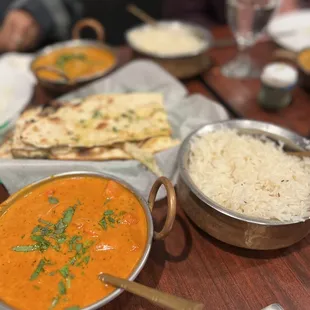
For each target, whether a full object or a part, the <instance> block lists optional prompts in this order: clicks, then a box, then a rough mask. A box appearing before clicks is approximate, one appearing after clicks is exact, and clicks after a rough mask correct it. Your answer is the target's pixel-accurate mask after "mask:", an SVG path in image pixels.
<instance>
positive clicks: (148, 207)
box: [0, 171, 176, 310]
mask: <svg viewBox="0 0 310 310" xmlns="http://www.w3.org/2000/svg"><path fill="white" fill-rule="evenodd" d="M78 176H84V177H85V176H88V177H97V178H104V179H110V180H114V181H116V182H118V183H120V184H121V185H123V186H124V187H125V188H127V189H128V190H129V191H130V192H131V193H133V194H134V195H135V196H136V198H137V199H138V200H139V202H140V203H141V206H142V207H143V210H144V212H145V217H146V221H147V236H148V237H147V243H146V245H145V248H144V253H143V255H142V257H141V258H140V260H139V262H138V263H137V265H136V266H135V268H134V269H133V271H132V273H131V274H130V275H129V277H128V280H130V281H133V280H134V279H135V278H136V277H137V276H138V274H139V273H140V271H141V270H142V268H143V267H144V265H145V263H146V261H147V258H148V256H149V253H150V250H151V246H152V241H153V239H154V240H161V239H164V238H165V237H166V236H167V235H168V234H169V233H170V231H171V229H172V226H173V223H174V219H175V215H176V195H175V191H174V187H173V185H172V183H171V182H170V181H169V180H168V179H167V178H165V177H160V178H158V179H157V180H156V181H155V183H154V185H153V187H152V189H151V191H150V194H149V198H148V201H147V202H146V201H145V199H144V198H143V197H142V196H141V195H140V194H139V193H138V192H137V191H136V190H135V189H134V188H133V187H132V186H131V185H130V184H128V183H127V182H125V181H123V180H121V179H119V178H117V177H114V176H112V175H109V174H105V173H104V174H103V173H95V172H87V171H75V172H66V173H61V174H57V175H54V176H51V177H49V178H45V179H43V180H40V181H37V182H35V183H32V184H30V185H28V186H26V187H24V188H22V189H21V190H19V191H18V192H16V193H15V194H13V195H11V196H10V197H9V198H8V199H7V200H6V201H5V202H4V203H2V204H0V217H1V216H3V215H4V214H5V212H6V211H7V209H8V208H10V206H11V205H12V204H13V203H14V202H15V201H16V200H18V199H20V198H22V197H24V196H25V195H26V194H27V193H29V192H31V191H32V190H33V189H34V188H37V187H40V186H41V185H43V184H46V183H48V182H51V181H53V180H55V179H62V178H71V177H78ZM161 185H164V186H165V188H166V191H167V201H168V208H167V216H166V221H165V224H164V227H163V228H162V230H161V231H160V232H156V231H154V227H153V220H152V215H151V213H152V210H153V207H154V203H155V199H156V195H157V192H158V190H159V188H160V186H161ZM94 280H95V279H94ZM99 285H100V283H99ZM122 292H123V290H122V289H116V290H115V291H113V292H112V293H111V294H109V295H108V296H106V297H104V298H102V299H101V300H98V301H97V302H95V303H94V304H92V305H89V306H87V307H85V308H83V309H82V310H95V309H98V308H101V307H102V306H104V305H106V304H108V303H109V302H110V301H112V300H113V299H115V298H116V297H117V296H118V295H120V294H121V293H122ZM0 309H4V310H6V309H7V310H10V309H11V308H10V307H9V306H7V305H5V304H3V303H2V302H1V301H0Z"/></svg>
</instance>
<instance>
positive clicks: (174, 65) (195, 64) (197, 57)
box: [125, 20, 213, 78]
mask: <svg viewBox="0 0 310 310" xmlns="http://www.w3.org/2000/svg"><path fill="white" fill-rule="evenodd" d="M157 25H159V26H163V27H184V28H187V29H189V30H190V31H192V33H193V34H194V35H195V36H197V37H199V38H201V39H202V40H203V41H204V43H205V44H204V45H203V47H202V48H201V49H199V50H196V51H193V52H189V53H184V54H178V55H175V56H171V55H162V54H158V53H156V52H153V53H148V52H145V51H144V50H142V49H140V48H139V47H138V46H137V45H136V44H135V42H133V41H132V40H130V34H131V33H132V32H134V31H137V30H143V29H147V27H152V26H150V25H147V24H142V25H139V26H136V27H133V28H131V29H129V30H128V31H127V32H126V34H125V37H126V41H127V44H128V45H129V46H130V47H131V48H132V49H133V50H134V51H135V52H136V54H137V55H138V56H142V57H147V58H150V59H152V60H153V61H155V62H157V63H158V64H159V65H161V66H162V67H164V68H165V69H166V70H167V71H168V72H170V73H171V74H172V75H174V76H176V77H178V78H189V77H191V76H194V75H197V74H198V73H201V72H202V71H204V70H205V69H206V68H207V67H208V66H209V65H210V58H209V56H208V55H206V51H207V50H208V49H209V48H210V47H211V46H212V42H213V39H212V34H211V33H210V32H209V31H208V30H207V29H205V28H203V27H201V26H199V25H196V24H193V23H189V22H183V21H179V20H171V21H167V20H162V21H158V22H157Z"/></svg>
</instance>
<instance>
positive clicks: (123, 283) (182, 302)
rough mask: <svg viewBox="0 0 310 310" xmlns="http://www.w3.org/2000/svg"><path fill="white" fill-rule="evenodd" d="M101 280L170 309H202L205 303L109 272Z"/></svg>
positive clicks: (102, 274)
mask: <svg viewBox="0 0 310 310" xmlns="http://www.w3.org/2000/svg"><path fill="white" fill-rule="evenodd" d="M98 277H99V280H101V281H102V282H104V283H106V284H110V285H113V286H115V287H119V288H122V289H124V290H125V291H127V292H130V293H132V294H134V295H137V296H140V297H143V298H145V299H146V300H148V301H149V302H151V303H153V304H155V305H157V306H160V307H162V308H165V309H170V310H202V309H204V305H203V304H202V303H198V302H194V301H191V300H188V299H184V298H181V297H176V296H173V295H170V294H167V293H163V292H161V291H158V290H155V289H153V288H150V287H147V286H145V285H142V284H139V283H136V282H132V281H128V280H125V279H122V278H118V277H114V276H111V275H109V274H105V273H101V274H100V275H99V276H98Z"/></svg>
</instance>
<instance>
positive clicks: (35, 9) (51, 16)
mask: <svg viewBox="0 0 310 310" xmlns="http://www.w3.org/2000/svg"><path fill="white" fill-rule="evenodd" d="M9 9H21V10H25V11H27V12H28V13H30V14H31V15H32V16H33V17H34V18H35V19H36V21H37V22H38V23H39V25H40V28H41V34H42V40H46V39H49V38H53V39H58V40H63V39H67V38H69V37H70V30H71V27H72V25H73V24H74V23H75V22H76V21H77V20H78V19H79V18H81V17H82V13H83V1H82V0H15V1H14V2H13V3H12V4H11V6H10V7H9Z"/></svg>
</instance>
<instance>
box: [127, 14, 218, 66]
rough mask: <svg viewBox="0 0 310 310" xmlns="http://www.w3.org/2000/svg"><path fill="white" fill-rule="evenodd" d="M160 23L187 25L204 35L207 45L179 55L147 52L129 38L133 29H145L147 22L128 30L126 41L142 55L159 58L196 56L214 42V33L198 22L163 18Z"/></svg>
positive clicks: (198, 34) (201, 35)
mask: <svg viewBox="0 0 310 310" xmlns="http://www.w3.org/2000/svg"><path fill="white" fill-rule="evenodd" d="M158 24H159V25H171V24H178V25H182V26H185V27H188V28H190V29H192V30H193V32H194V33H196V34H197V36H199V37H202V38H203V39H204V41H205V42H206V44H205V46H204V47H203V48H202V49H200V50H198V51H196V52H193V53H184V54H181V55H177V56H171V55H167V56H163V55H159V54H157V53H148V52H145V51H143V50H141V49H139V48H138V47H136V46H135V45H134V43H133V42H131V41H130V39H129V34H130V33H131V32H133V31H136V30H139V29H143V28H145V27H147V26H148V25H146V24H140V25H138V26H136V27H133V28H131V29H129V30H127V31H126V33H125V38H126V42H127V44H128V45H129V46H130V47H131V48H132V49H133V50H135V51H137V52H139V53H140V54H142V55H145V56H148V57H155V58H159V59H171V60H173V59H180V58H189V57H194V56H198V55H201V54H203V53H204V52H206V51H207V50H208V49H209V48H210V47H211V46H212V42H213V37H212V34H211V32H210V31H209V30H207V29H205V28H204V27H202V26H200V25H198V24H194V23H189V22H185V21H180V20H161V21H159V22H158Z"/></svg>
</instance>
